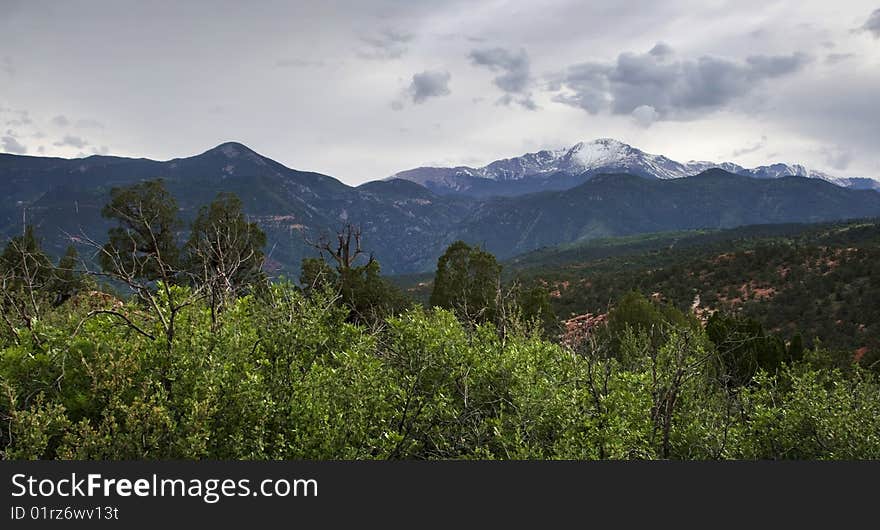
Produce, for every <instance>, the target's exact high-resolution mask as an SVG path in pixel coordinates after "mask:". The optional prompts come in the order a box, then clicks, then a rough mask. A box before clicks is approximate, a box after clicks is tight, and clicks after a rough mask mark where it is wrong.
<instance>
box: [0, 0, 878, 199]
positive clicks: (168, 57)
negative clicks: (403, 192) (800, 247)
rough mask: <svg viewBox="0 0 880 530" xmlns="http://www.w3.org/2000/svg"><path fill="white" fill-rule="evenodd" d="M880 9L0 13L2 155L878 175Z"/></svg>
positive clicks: (689, 3) (25, 7)
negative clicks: (582, 152) (558, 160)
mask: <svg viewBox="0 0 880 530" xmlns="http://www.w3.org/2000/svg"><path fill="white" fill-rule="evenodd" d="M878 8H880V0H871V1H860V0H846V1H845V2H828V1H827V0H809V1H796V0H786V1H772V0H735V1H734V0H731V1H722V0H668V1H660V0H644V1H642V0H638V1H622V0H594V1H589V2H587V1H577V0H555V1H554V0H541V1H540V2H538V1H534V0H522V1H485V2H478V1H470V0H469V1H440V0H430V1H429V0H421V1H413V0H409V1H404V0H399V1H391V0H386V1H369V0H352V1H332V0H329V1H328V0H324V1H320V2H319V1H315V2H305V1H301V2H295V1H292V0H290V1H279V2H270V1H259V2H239V1H235V2H220V1H211V2H208V1H205V2H197V1H186V2H179V1H169V2H160V1H150V2H142V1H137V2H134V1H131V2H130V1H121V0H113V1H106V2H101V1H88V2H86V1H82V2H77V1H69V2H67V1H66V2H58V1H49V2H43V1H39V0H21V1H16V0H0V126H2V129H0V152H10V153H24V154H30V155H45V156H64V157H73V156H83V155H89V154H93V153H102V154H103V153H108V154H116V155H123V156H138V157H140V156H143V157H147V158H153V159H160V160H165V159H170V158H175V157H183V156H190V155H193V154H196V153H199V152H202V151H205V150H207V149H209V148H210V147H213V146H214V145H217V144H219V143H221V142H223V141H228V140H235V141H240V142H242V143H244V144H246V145H248V146H250V147H251V148H252V149H254V150H255V151H257V152H259V153H262V154H264V155H266V156H269V157H271V158H273V159H275V160H278V161H279V162H282V163H284V164H285V165H288V166H290V167H293V168H297V169H307V170H313V171H319V172H322V173H326V174H330V175H333V176H335V177H337V178H339V179H341V180H343V181H344V182H347V183H350V184H355V183H360V182H364V181H367V180H373V179H377V178H384V177H386V176H388V175H390V174H392V173H394V172H396V171H399V170H403V169H408V168H411V167H415V166H421V165H452V164H456V165H457V164H465V165H482V164H485V163H488V162H490V161H492V160H495V159H498V158H505V157H510V156H516V155H519V154H522V153H524V152H527V151H535V150H538V149H542V148H555V147H561V146H568V145H571V144H574V143H576V142H578V141H586V140H591V139H594V138H599V137H612V138H617V139H619V140H622V141H624V142H627V143H629V144H632V145H634V146H636V147H639V148H641V149H643V150H645V151H648V152H651V153H659V154H665V155H667V156H670V157H671V158H674V159H677V160H682V161H686V160H691V159H697V160H714V161H721V160H724V161H733V162H737V163H740V164H743V165H747V166H754V165H760V164H765V163H769V162H773V161H784V162H789V163H803V164H805V165H807V166H809V167H812V168H814V169H820V170H826V171H829V172H831V173H833V174H837V175H864V176H878V177H880V104H878V94H880V9H878Z"/></svg>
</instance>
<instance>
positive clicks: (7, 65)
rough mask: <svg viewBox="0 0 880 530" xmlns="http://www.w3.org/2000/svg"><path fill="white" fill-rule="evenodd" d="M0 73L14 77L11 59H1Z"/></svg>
mask: <svg viewBox="0 0 880 530" xmlns="http://www.w3.org/2000/svg"><path fill="white" fill-rule="evenodd" d="M0 71H3V72H5V73H6V75H8V76H9V77H15V71H16V70H15V65H14V64H13V63H12V58H11V57H3V60H2V61H0Z"/></svg>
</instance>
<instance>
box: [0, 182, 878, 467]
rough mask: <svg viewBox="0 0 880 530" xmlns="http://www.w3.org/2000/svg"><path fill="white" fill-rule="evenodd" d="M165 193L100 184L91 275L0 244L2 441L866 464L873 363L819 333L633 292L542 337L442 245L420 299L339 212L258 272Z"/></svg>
mask: <svg viewBox="0 0 880 530" xmlns="http://www.w3.org/2000/svg"><path fill="white" fill-rule="evenodd" d="M165 193H166V191H165V190H164V189H163V186H162V184H161V183H147V184H138V185H135V186H132V187H129V188H126V189H120V190H117V191H114V192H113V194H112V200H111V201H110V203H109V204H108V205H107V208H106V209H105V215H107V217H108V218H109V219H110V220H111V221H112V222H113V223H114V227H113V228H112V232H111V237H109V238H108V240H109V241H108V242H107V243H106V244H103V245H102V244H94V245H93V246H92V248H93V250H94V251H95V252H99V253H101V255H103V256H105V257H106V259H104V260H102V265H103V267H102V269H101V271H91V272H89V273H86V272H85V271H83V268H82V266H81V265H79V266H73V265H72V264H73V263H75V262H76V258H75V256H74V255H73V254H72V253H71V255H70V256H69V257H68V258H67V259H66V260H64V261H62V262H61V263H58V264H54V263H52V262H51V261H50V260H49V259H48V258H46V257H45V254H43V253H42V251H41V249H40V245H39V241H38V240H37V239H36V238H35V237H34V236H33V233H32V232H30V233H27V232H26V233H25V234H24V235H23V236H20V237H19V238H16V239H14V240H12V241H10V242H9V243H8V244H7V248H6V251H5V252H4V253H3V259H2V260H0V277H2V278H3V281H4V283H3V287H4V289H3V295H4V298H3V301H2V303H3V309H4V315H6V316H7V318H6V319H5V320H4V322H3V327H2V328H0V451H2V457H3V458H7V459H9V458H75V459H156V458H184V459H188V458H216V459H293V458H309V459H437V458H470V459H473V458H481V459H523V458H565V459H607V458H612V459H654V458H668V459H725V458H738V459H789V458H795V459H854V458H880V439H878V438H877V436H876V433H877V432H878V431H880V381H878V378H877V374H876V373H875V372H872V371H871V370H870V369H868V368H866V367H864V366H863V365H862V364H861V363H858V362H855V363H853V362H851V360H849V361H850V362H847V361H846V360H843V361H842V360H841V359H840V358H838V357H836V356H835V355H834V353H833V352H832V351H829V350H828V349H826V348H824V347H822V346H820V345H812V346H805V345H804V344H803V343H802V342H800V341H799V340H797V339H794V338H792V339H789V340H786V339H785V338H783V337H782V336H780V335H779V334H777V333H774V332H772V331H765V329H764V327H763V326H761V325H760V323H756V322H752V321H750V320H748V319H744V318H741V317H737V316H725V315H717V316H715V317H713V318H711V319H709V321H708V322H706V323H704V322H702V321H701V319H700V318H699V314H694V313H692V312H689V311H684V310H681V309H679V308H676V307H675V305H674V304H671V303H667V302H663V301H660V300H654V299H651V298H647V297H645V296H642V295H640V294H638V293H637V292H634V291H629V292H625V293H623V294H621V296H619V297H617V298H616V299H614V300H613V303H612V305H611V309H610V310H609V311H608V312H607V314H606V315H605V319H604V321H603V323H602V324H600V325H596V326H594V327H592V328H579V329H576V330H574V332H572V333H567V334H566V335H565V337H564V340H561V341H557V340H553V336H552V334H547V333H546V326H544V325H543V324H544V322H542V318H543V316H544V313H543V311H544V309H545V304H544V303H542V301H547V293H546V292H542V291H541V288H540V287H531V288H529V289H525V288H523V287H522V284H516V283H513V284H511V283H510V282H506V281H503V276H502V273H501V267H500V266H499V265H498V263H497V262H496V260H495V258H494V256H492V255H491V254H489V253H487V252H486V251H485V250H484V249H480V248H477V247H471V246H469V245H467V244H465V243H460V242H459V243H455V244H453V245H451V246H450V247H449V248H448V249H447V251H446V253H445V254H444V256H442V257H441V258H440V260H439V261H438V270H437V273H436V279H435V282H434V292H433V299H434V302H435V305H436V306H437V307H432V308H430V309H428V308H423V307H420V306H418V305H417V304H415V303H412V302H407V301H406V300H404V299H402V298H400V293H399V292H397V291H396V290H395V288H394V287H393V286H392V285H391V284H389V283H388V282H387V281H386V280H385V279H383V278H382V277H381V276H380V275H379V273H378V272H379V268H378V262H377V261H376V260H375V259H373V258H371V257H369V252H367V251H366V250H365V248H366V247H365V245H366V244H368V240H367V239H366V238H364V239H363V240H362V239H361V238H362V236H363V234H362V233H361V232H360V230H359V229H357V228H356V227H351V226H350V225H349V226H348V227H345V228H343V230H341V231H340V232H339V233H338V234H337V239H336V240H335V241H334V240H332V239H330V240H325V241H315V242H313V243H314V244H315V246H316V247H318V248H319V249H321V254H322V257H323V260H306V261H305V262H303V264H302V276H301V280H302V281H301V283H300V285H295V284H293V283H291V282H288V281H277V282H274V283H270V282H268V281H267V279H266V277H265V276H263V275H261V274H254V273H253V272H254V270H255V268H254V264H255V263H259V262H260V261H261V260H262V259H263V249H262V243H263V239H262V237H261V233H260V232H259V229H258V228H257V227H256V226H254V225H252V224H250V223H248V222H247V221H246V220H245V218H244V217H243V214H242V213H241V210H240V204H239V203H238V202H237V201H236V200H234V199H233V198H231V197H228V196H222V195H221V196H219V197H217V198H216V199H215V200H214V201H213V202H212V203H211V204H209V205H208V206H206V207H205V208H203V209H202V210H201V214H200V215H199V217H198V218H197V219H196V220H195V221H194V222H193V223H191V224H190V227H189V228H190V236H189V238H187V239H186V240H185V241H181V240H180V238H174V237H164V236H163V235H162V234H165V233H166V232H167V230H169V229H170V227H172V226H176V225H177V224H178V222H179V220H178V219H176V210H175V209H174V208H169V203H168V200H167V196H166V195H165ZM869 226H870V225H869ZM849 229H850V230H860V228H859V227H857V226H851V227H850V228H849ZM832 232H833V231H832ZM835 237H844V238H851V240H853V241H854V240H857V239H858V238H860V237H862V236H860V235H858V233H857V232H853V233H852V234H850V235H849V236H844V235H840V234H838V235H837V236H835ZM107 278H109V279H112V281H113V282H114V286H115V287H114V290H115V291H117V292H118V294H116V295H114V294H110V293H107V292H104V291H102V290H100V289H99V287H98V284H96V281H98V282H102V281H105V279H107ZM123 292H126V293H128V294H127V295H124V296H123V295H122V293H123ZM475 294H476V296H475ZM392 300H394V301H396V302H395V303H394V304H389V303H388V302H389V301H392ZM9 308H18V309H19V310H18V311H17V312H13V311H11V310H10V309H9Z"/></svg>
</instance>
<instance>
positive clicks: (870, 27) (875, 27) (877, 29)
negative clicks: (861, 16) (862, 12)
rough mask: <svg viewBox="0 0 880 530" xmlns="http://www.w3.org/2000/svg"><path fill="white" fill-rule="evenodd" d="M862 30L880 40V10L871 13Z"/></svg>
mask: <svg viewBox="0 0 880 530" xmlns="http://www.w3.org/2000/svg"><path fill="white" fill-rule="evenodd" d="M862 29H863V30H865V31H867V32H869V33H871V34H872V35H874V38H875V39H880V9H875V10H874V12H873V13H871V16H870V17H868V20H867V22H865V25H864V26H862Z"/></svg>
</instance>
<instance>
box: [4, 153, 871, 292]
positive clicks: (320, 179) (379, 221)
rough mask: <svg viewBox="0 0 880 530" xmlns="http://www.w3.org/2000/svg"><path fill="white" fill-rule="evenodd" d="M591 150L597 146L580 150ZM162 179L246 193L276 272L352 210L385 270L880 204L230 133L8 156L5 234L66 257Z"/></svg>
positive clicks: (350, 217)
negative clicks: (120, 197) (428, 174)
mask: <svg viewBox="0 0 880 530" xmlns="http://www.w3.org/2000/svg"><path fill="white" fill-rule="evenodd" d="M587 155H589V156H593V155H595V153H581V155H579V156H581V158H582V159H584V158H586V157H587ZM572 156H573V155H572ZM155 178H162V179H163V180H164V182H165V185H166V187H167V188H168V190H169V191H170V192H171V193H172V195H173V196H174V197H175V198H176V200H177V203H178V208H179V211H180V216H181V218H182V219H183V220H184V221H185V222H188V221H191V220H192V219H193V218H194V216H195V215H196V213H197V211H198V209H199V207H201V206H202V205H204V204H207V203H208V202H210V201H211V200H213V199H214V198H215V197H216V195H217V193H218V192H232V193H235V194H236V195H238V196H239V197H240V198H241V200H242V204H243V208H244V211H245V213H246V215H247V216H248V217H249V218H250V219H252V220H253V221H255V222H257V223H259V225H260V226H261V227H262V228H263V230H264V231H265V232H266V234H267V240H268V244H267V247H266V250H267V256H268V258H269V259H268V263H269V266H270V269H271V270H272V272H273V274H275V275H286V276H289V277H294V278H296V277H297V276H298V274H299V263H300V261H301V259H302V258H303V257H307V256H311V255H315V253H316V251H315V250H314V249H313V248H312V247H311V246H310V245H309V244H308V243H307V241H308V240H312V241H314V240H316V239H319V238H320V237H321V236H332V234H333V233H334V232H335V231H336V230H337V229H339V228H341V227H342V226H343V224H345V223H347V222H351V223H355V224H358V225H359V226H360V227H361V229H362V231H363V234H364V244H365V248H368V249H369V250H371V251H374V253H375V256H376V258H377V259H378V260H379V261H380V263H381V265H382V268H383V271H384V272H386V273H392V274H403V273H411V272H419V271H425V270H432V269H433V267H434V266H435V265H436V260H437V258H438V256H439V255H440V254H441V253H442V252H443V250H444V248H445V247H446V246H447V245H449V244H450V243H451V242H453V241H455V240H457V239H463V240H465V241H467V242H468V243H471V244H480V245H483V246H485V247H487V248H489V249H490V250H491V251H493V252H495V253H496V254H498V255H499V257H502V258H504V257H507V256H512V255H514V254H517V253H520V252H523V251H528V250H532V249H535V248H541V247H545V246H552V245H557V244H562V243H571V242H574V241H582V240H586V239H590V238H595V237H606V236H613V235H625V234H637V233H646V232H653V231H663V230H677V229H690V228H719V227H728V226H739V225H742V224H753V223H780V222H812V221H818V220H831V219H834V220H836V219H847V218H851V217H865V216H880V194H878V193H875V192H869V191H857V190H850V189H846V188H841V187H838V186H835V185H832V184H831V183H828V182H825V181H822V180H818V179H806V178H800V177H789V178H780V179H756V178H753V177H750V176H747V175H736V174H732V173H729V172H727V171H724V170H722V169H710V170H707V171H704V172H702V173H699V174H698V175H697V176H691V177H683V178H673V179H657V178H654V179H649V178H645V177H644V176H643V175H632V174H628V173H624V174H620V173H611V172H604V173H595V174H593V175H592V177H591V179H587V180H585V181H583V182H578V179H577V178H568V177H567V176H566V175H565V174H564V173H558V172H557V173H550V174H548V175H546V178H547V179H548V180H554V181H555V182H564V183H565V184H566V186H567V189H566V190H564V191H563V190H553V189H531V190H530V189H529V186H531V185H532V184H531V183H533V182H536V181H537V182H539V183H541V182H543V181H542V180H540V179H537V180H536V179H519V180H512V181H511V182H513V183H514V184H519V185H521V186H523V188H521V190H522V191H525V193H520V194H517V195H516V196H508V197H505V196H503V195H502V196H498V197H488V198H479V197H472V196H467V195H454V194H452V195H451V194H442V193H436V192H435V191H433V190H431V189H429V188H428V187H425V186H422V185H420V184H418V183H415V182H412V181H410V180H406V179H390V180H377V181H371V182H367V183H364V184H361V185H359V186H349V185H347V184H345V183H343V182H341V181H339V180H337V179H335V178H333V177H332V176H329V175H325V174H321V173H316V172H309V171H299V170H296V169H291V168H288V167H286V166H284V165H283V164H281V163H279V162H276V161H274V160H272V159H270V158H268V157H265V156H263V155H260V154H259V153H257V152H256V151H254V150H252V149H250V148H248V147H246V146H244V145H243V144H240V143H238V142H225V143H223V144H220V145H218V146H216V147H214V148H211V149H208V150H206V151H204V152H202V153H200V154H198V155H194V156H192V157H183V158H175V159H171V160H167V161H155V160H149V159H144V158H125V157H107V156H94V157H88V158H86V159H59V158H42V157H26V156H18V155H0V184H2V185H3V186H4V189H5V191H6V193H5V194H4V195H3V196H0V238H4V239H5V238H9V237H12V236H13V235H17V234H20V233H21V229H22V220H23V218H25V219H26V221H27V222H28V223H29V224H33V225H35V226H36V228H37V231H38V234H39V235H40V237H41V238H43V240H44V243H45V246H46V248H47V250H48V251H49V252H50V253H52V254H53V255H56V256H57V255H60V254H62V253H63V251H64V249H65V248H66V246H67V245H68V244H69V243H70V237H69V235H71V234H74V235H75V234H79V233H85V234H87V235H89V236H91V237H92V238H95V239H99V240H100V239H101V238H102V237H103V236H104V235H105V234H106V233H107V229H108V228H109V223H108V222H107V220H106V219H103V218H102V217H101V215H100V212H101V208H102V207H103V205H104V204H106V202H107V200H108V198H109V192H110V190H111V189H112V188H113V187H119V186H127V185H130V184H133V183H136V182H140V181H143V180H149V179H155ZM566 179H568V180H566ZM481 180H486V179H481ZM569 184H570V186H569ZM533 188H534V187H533ZM539 188H540V187H539ZM186 235H187V234H186V233H181V234H179V237H181V238H185V237H186Z"/></svg>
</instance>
